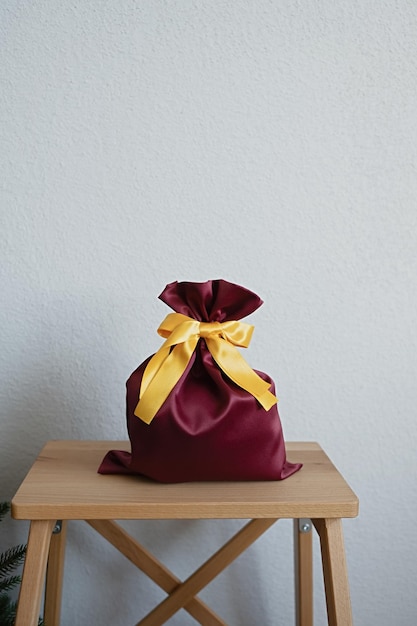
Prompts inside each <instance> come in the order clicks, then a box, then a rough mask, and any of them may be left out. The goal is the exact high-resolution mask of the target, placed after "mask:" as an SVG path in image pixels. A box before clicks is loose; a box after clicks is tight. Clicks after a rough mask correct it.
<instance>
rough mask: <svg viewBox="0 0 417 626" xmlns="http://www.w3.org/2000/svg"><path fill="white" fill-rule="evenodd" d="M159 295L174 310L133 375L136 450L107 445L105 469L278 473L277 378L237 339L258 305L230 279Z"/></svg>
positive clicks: (281, 465)
mask: <svg viewBox="0 0 417 626" xmlns="http://www.w3.org/2000/svg"><path fill="white" fill-rule="evenodd" d="M159 297H160V299H161V300H162V301H163V302H165V303H166V304H167V305H168V306H170V307H171V308H172V309H173V310H174V311H175V313H171V314H170V315H168V316H167V317H166V319H165V320H164V322H162V324H161V326H160V327H159V329H158V332H159V334H160V335H162V336H163V337H165V338H166V341H165V344H164V345H163V346H162V347H161V348H160V350H159V351H158V353H156V354H155V355H154V356H153V357H150V358H149V359H147V360H146V361H145V362H144V363H142V365H140V366H139V367H138V369H137V370H135V371H134V372H133V374H132V375H131V376H130V378H129V380H128V381H127V428H128V432H129V438H130V442H131V453H130V452H125V451H121V450H111V451H110V452H108V453H107V455H106V456H105V458H104V459H103V461H102V463H101V465H100V467H99V470H98V471H99V472H100V473H101V474H119V473H125V474H142V475H144V476H148V477H149V478H153V479H155V480H157V481H160V482H167V483H173V482H187V481H211V480H212V481H219V480H282V479H284V478H287V477H288V476H290V475H291V474H293V473H294V472H296V471H297V470H298V469H300V467H301V465H300V464H293V463H289V462H288V461H287V460H286V452H285V442H284V437H283V433H282V427H281V422H280V418H279V415H278V409H277V404H276V398H275V396H274V395H273V394H274V392H275V388H274V383H273V381H272V380H271V378H270V377H269V376H268V375H267V374H264V373H263V372H259V371H256V373H255V371H254V370H252V369H250V367H249V366H248V364H247V363H246V361H245V360H244V359H243V357H242V356H241V354H240V352H239V351H238V348H237V347H236V346H243V347H245V346H247V345H248V343H249V341H250V338H251V335H252V330H253V327H252V326H250V325H249V324H245V323H242V322H239V321H238V320H240V319H242V318H243V317H245V316H246V315H249V314H250V313H252V312H253V311H255V310H256V309H257V308H258V307H260V306H261V304H262V300H261V299H260V298H259V297H258V296H257V295H256V294H254V293H252V292H251V291H249V290H247V289H245V288H244V287H240V286H239V285H235V284H232V283H229V282H227V281H225V280H210V281H207V282H205V283H192V282H181V283H178V282H174V283H171V284H169V285H167V286H166V288H165V289H164V291H163V292H162V294H161V295H160V296H159Z"/></svg>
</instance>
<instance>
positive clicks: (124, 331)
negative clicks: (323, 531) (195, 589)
mask: <svg viewBox="0 0 417 626" xmlns="http://www.w3.org/2000/svg"><path fill="white" fill-rule="evenodd" d="M0 51H1V59H0V76H1V91H0V124H1V150H0V188H1V191H0V192H1V219H2V224H1V235H0V236H1V246H0V254H1V257H2V259H1V278H2V284H1V296H2V307H1V320H0V328H1V335H2V348H1V351H0V367H1V386H2V399H1V408H0V410H1V423H0V453H1V459H0V498H1V499H5V498H10V497H11V496H12V495H13V493H14V491H15V489H16V488H17V487H18V485H19V483H20V481H21V480H22V479H23V477H24V475H25V472H26V471H27V469H28V468H29V467H30V465H31V463H32V461H33V459H34V458H35V456H36V454H37V453H38V451H39V449H40V447H41V446H42V445H43V443H44V441H45V440H46V439H49V438H124V437H125V436H126V430H125V423H124V382H125V379H126V378H127V376H128V375H129V373H130V372H131V370H133V369H134V368H135V367H136V366H137V365H138V364H139V363H140V362H141V361H142V360H143V359H144V358H145V357H146V356H148V354H150V353H151V352H152V351H154V350H155V349H156V348H157V347H158V346H159V345H160V339H159V338H158V336H157V335H156V327H157V326H158V324H159V322H160V321H161V319H162V318H163V316H164V315H165V313H166V312H167V311H168V309H166V307H165V306H164V305H162V303H159V302H158V301H157V300H156V296H157V295H158V294H159V293H160V291H161V290H162V288H163V287H164V286H165V284H166V283H167V282H171V281H172V280H175V279H178V280H206V279H208V278H218V277H223V278H226V279H229V280H232V281H235V282H239V283H241V284H243V285H246V286H247V287H249V288H251V289H253V290H254V291H257V292H258V293H259V294H260V295H261V296H262V297H263V298H264V300H265V305H264V306H263V307H262V309H261V310H260V311H259V312H258V313H256V314H255V315H254V316H252V321H253V323H255V325H256V331H255V335H254V338H253V345H252V346H251V348H250V349H249V351H248V354H247V355H246V356H247V358H248V360H249V361H250V362H251V364H252V365H253V366H254V367H259V368H261V369H264V370H265V371H268V372H269V373H270V374H271V375H272V376H273V377H274V378H275V379H276V382H277V387H278V392H279V396H280V398H281V402H280V410H281V414H282V419H283V424H284V428H285V433H286V436H287V439H306V440H309V439H314V440H318V441H319V442H321V444H322V445H323V446H324V447H325V448H326V449H327V451H328V453H329V454H330V456H331V457H332V458H333V460H334V461H335V462H336V464H337V466H338V467H339V468H340V469H341V470H342V471H343V473H344V474H345V475H346V477H347V478H348V480H349V482H350V484H351V485H352V487H353V488H354V489H355V490H356V492H357V493H358V495H359V497H360V500H361V513H360V517H359V518H358V519H357V520H349V521H347V522H346V523H345V535H346V544H347V553H348V565H349V570H350V578H351V591H352V602H353V611H354V616H355V621H356V624H357V625H358V626H374V625H375V626H392V624H395V625H396V626H411V625H412V624H414V623H416V622H417V595H416V593H415V582H416V578H417V566H416V561H417V558H416V557H417V555H416V544H417V541H416V518H417V504H416V502H417V490H416V466H417V455H416V452H415V438H416V427H415V419H416V404H417V397H416V396H417V393H416V386H417V385H416V359H417V357H416V347H417V346H416V343H417V342H416V305H417V296H416V275H417V271H416V270H417V267H416V265H417V264H416V253H417V246H416V244H417V234H416V220H417V209H416V193H417V180H416V173H417V111H416V100H417V62H416V59H417V4H416V3H415V1H414V0H403V1H398V0H397V1H396V0H373V1H372V0H365V1H363V0H362V1H359V0H351V1H350V2H345V1H337V2H333V1H331V0H325V1H320V2H319V1H318V0H309V1H306V2H295V1H294V2H291V1H275V0H257V1H256V2H252V1H243V0H236V1H233V2H226V1H223V2H222V1H220V0H214V1H210V2H202V1H201V0H200V1H197V0H192V1H191V0H184V1H181V0H173V1H171V2H164V1H162V0H154V1H146V2H145V1H142V2H140V1H136V2H132V1H126V2H116V0H107V1H103V2H99V1H98V0H95V1H92V2H75V1H74V0H66V1H63V0H42V1H34V0H33V1H30V0H26V1H22V2H17V1H16V0H4V1H3V2H2V3H1V5H0ZM236 525H237V523H236V522H220V523H219V522H217V523H216V522H184V523H179V522H176V523H169V522H168V523H159V524H154V523H151V522H147V523H139V522H138V523H131V524H130V525H129V528H131V529H132V531H133V532H134V533H135V534H137V536H139V537H141V538H142V539H143V540H144V542H145V543H146V545H148V546H149V547H151V548H153V549H155V550H156V551H157V553H158V554H160V555H161V556H162V555H164V557H165V558H166V560H167V561H168V563H169V565H170V566H171V567H172V568H173V569H174V570H175V571H176V572H178V574H179V575H182V576H184V575H186V574H187V572H190V571H191V570H192V568H193V566H194V565H196V564H197V563H199V562H200V561H201V560H202V559H203V558H204V557H205V556H206V555H207V554H208V553H209V551H210V549H211V548H213V547H214V546H215V545H217V544H219V543H220V542H222V541H223V540H225V539H226V537H227V536H228V535H229V534H230V533H231V532H232V530H233V529H234V528H235V527H236ZM6 530H7V532H8V536H7V537H6V536H5V531H6ZM0 531H2V532H0V544H1V546H4V545H6V544H8V543H10V542H15V541H18V540H22V541H24V540H25V537H26V535H25V533H26V531H27V526H26V524H25V523H18V522H14V523H11V522H9V523H7V524H3V525H2V527H1V528H0ZM290 539H291V527H290V525H289V523H288V522H281V523H280V525H277V526H276V527H275V528H273V529H271V530H270V531H269V532H268V534H267V535H265V536H264V537H263V538H262V539H261V540H260V541H259V542H258V543H257V544H256V545H255V546H254V547H253V548H252V549H251V550H250V552H249V553H248V554H247V555H245V556H243V557H241V559H240V561H239V563H238V564H236V565H234V566H232V567H231V568H230V569H229V570H228V572H227V573H225V574H224V575H223V576H222V577H221V578H220V579H219V580H218V581H216V582H215V583H213V584H212V586H211V587H210V588H209V589H208V590H207V592H205V593H204V597H205V598H206V599H208V600H211V601H212V602H213V604H214V606H215V607H216V608H217V609H218V611H219V612H220V613H221V614H222V615H223V616H224V618H225V619H227V620H229V621H230V623H231V624H232V625H233V626H253V625H254V624H263V625H269V624H280V625H282V626H287V625H288V624H290V623H291V619H292V612H293V600H292V592H291V585H290V572H291V557H290V553H291V546H290V543H289V542H290ZM180 548H182V549H184V548H186V552H185V556H184V555H181V554H182V553H181V550H180ZM94 561H95V563H94ZM317 565H318V561H317V562H316V566H317ZM66 582H67V592H66V594H65V597H64V606H63V620H62V624H63V626H70V625H71V626H74V625H76V626H77V625H81V624H91V626H98V625H99V624H100V625H101V624H105V625H107V624H112V625H115V626H116V625H120V626H124V625H126V624H133V623H135V620H136V621H137V620H138V619H139V617H140V616H141V615H143V613H144V611H145V609H146V608H150V607H151V606H152V605H153V603H154V601H155V600H156V599H158V598H161V597H162V594H161V593H160V592H159V591H158V590H156V588H155V587H154V586H153V584H151V583H148V582H147V581H146V580H145V579H144V577H143V576H141V575H140V574H136V573H135V572H134V571H133V568H131V567H130V565H129V564H128V563H126V562H125V561H124V560H123V558H122V557H119V556H118V555H117V554H115V553H114V552H113V551H112V550H111V549H110V548H107V546H106V545H104V543H103V542H102V541H101V540H100V539H99V538H98V536H97V537H96V536H95V535H94V534H93V533H92V532H91V531H90V530H89V529H88V528H87V527H86V528H84V527H83V526H82V525H81V524H78V525H77V524H73V525H72V526H71V531H70V539H69V550H68V558H67V563H66ZM107 587H108V589H107ZM316 613H317V624H318V626H320V625H322V624H324V620H325V618H324V614H325V613H324V603H323V599H322V588H321V585H320V580H319V579H318V581H317V602H316ZM170 623H172V624H173V625H179V626H183V625H185V624H188V623H191V620H188V618H187V616H186V615H185V614H182V615H178V616H177V617H175V618H173V619H172V621H171V622H170Z"/></svg>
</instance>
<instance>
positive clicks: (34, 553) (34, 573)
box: [15, 520, 55, 626]
mask: <svg viewBox="0 0 417 626" xmlns="http://www.w3.org/2000/svg"><path fill="white" fill-rule="evenodd" d="M54 526H55V520H34V521H32V522H31V524H30V530H29V539H28V546H27V551H26V559H25V564H24V567H23V576H22V584H21V586H20V592H19V604H18V607H17V615H16V622H15V626H37V625H38V619H39V609H40V606H41V595H42V588H43V584H44V580H45V572H46V565H47V561H48V553H49V545H50V542H51V535H52V530H53V528H54Z"/></svg>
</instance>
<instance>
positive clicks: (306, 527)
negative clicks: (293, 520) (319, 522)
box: [298, 519, 312, 533]
mask: <svg viewBox="0 0 417 626" xmlns="http://www.w3.org/2000/svg"><path fill="white" fill-rule="evenodd" d="M311 528H312V525H311V520H309V519H300V520H299V521H298V529H299V531H300V533H309V532H310V530H311Z"/></svg>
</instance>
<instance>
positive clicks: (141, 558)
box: [86, 520, 227, 626]
mask: <svg viewBox="0 0 417 626" xmlns="http://www.w3.org/2000/svg"><path fill="white" fill-rule="evenodd" d="M86 521H87V523H88V524H89V525H90V526H91V527H92V528H94V530H96V531H97V532H98V533H100V535H102V536H103V537H104V538H105V539H107V541H109V542H110V543H111V544H112V545H113V546H114V547H115V548H116V549H117V550H119V552H121V553H122V554H123V555H124V556H125V557H126V558H127V559H129V561H131V563H133V564H134V565H136V567H137V568H139V569H140V570H141V571H143V572H144V573H145V574H146V575H147V576H149V578H151V580H153V581H154V582H155V583H156V584H157V585H159V586H160V587H161V588H162V589H163V590H164V591H166V592H167V593H172V592H173V591H174V590H175V589H176V588H177V587H178V586H179V585H180V584H181V582H182V581H181V580H180V579H179V578H177V577H176V576H175V575H174V574H173V573H172V572H171V571H170V570H169V569H168V568H166V567H165V566H164V565H163V564H162V563H161V562H160V561H158V559H157V558H156V557H154V556H153V554H151V553H150V552H148V551H147V550H146V549H145V548H144V547H143V546H142V545H141V544H140V543H139V542H137V541H136V540H135V539H134V538H133V537H131V536H130V535H129V534H128V533H127V532H126V531H125V530H124V529H123V528H122V527H121V526H120V525H119V524H117V523H116V522H114V521H112V520H86ZM184 608H185V610H186V611H188V613H190V615H192V616H193V617H194V618H195V619H196V620H197V621H198V622H199V624H202V625H203V626H227V625H226V622H224V621H223V620H222V619H221V618H220V617H219V616H218V615H216V613H214V611H212V610H211V609H210V607H208V606H207V605H206V604H205V603H204V602H202V601H201V600H199V599H198V598H192V599H191V600H190V601H189V602H188V603H187V604H186V606H184Z"/></svg>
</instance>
